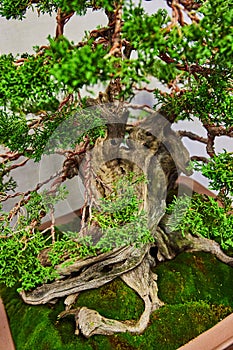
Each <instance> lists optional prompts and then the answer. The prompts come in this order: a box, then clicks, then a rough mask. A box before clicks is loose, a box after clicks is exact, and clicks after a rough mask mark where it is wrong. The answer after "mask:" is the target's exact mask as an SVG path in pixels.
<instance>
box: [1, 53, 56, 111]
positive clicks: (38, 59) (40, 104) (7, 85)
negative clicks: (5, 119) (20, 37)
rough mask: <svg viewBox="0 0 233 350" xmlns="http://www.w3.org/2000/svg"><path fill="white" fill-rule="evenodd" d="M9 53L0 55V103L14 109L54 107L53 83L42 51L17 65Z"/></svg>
mask: <svg viewBox="0 0 233 350" xmlns="http://www.w3.org/2000/svg"><path fill="white" fill-rule="evenodd" d="M15 60H17V58H15V57H13V56H12V55H11V54H9V55H2V56H0V68H1V70H0V78H1V79H0V91H1V93H0V105H1V106H3V107H5V108H7V109H10V110H11V111H14V112H24V113H33V112H34V113H35V112H38V111H40V110H43V109H45V110H52V111H54V110H56V108H57V107H58V100H57V99H56V94H57V92H58V87H57V84H56V83H55V81H54V80H52V79H51V74H50V65H49V63H48V61H47V62H46V61H45V58H44V56H43V55H37V56H34V55H31V56H29V55H28V56H27V58H25V61H24V64H21V65H17V64H14V61H15Z"/></svg>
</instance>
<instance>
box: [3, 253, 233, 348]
mask: <svg viewBox="0 0 233 350" xmlns="http://www.w3.org/2000/svg"><path fill="white" fill-rule="evenodd" d="M155 272H156V273H157V274H158V286H159V297H160V298H161V299H162V300H163V301H164V302H165V305H164V307H162V308H161V309H159V310H157V311H155V312H154V313H153V314H152V316H151V322H150V325H149V327H148V328H147V329H146V331H145V332H144V333H143V334H142V335H131V334H128V333H127V334H118V335H113V336H93V337H92V338H90V339H85V338H84V337H82V336H76V335H74V330H75V322H74V317H73V316H68V317H66V318H64V319H61V320H59V321H58V320H57V315H58V314H59V313H60V312H61V311H62V310H63V309H64V305H63V301H62V300H61V301H60V302H59V303H58V304H56V305H43V306H30V305H25V304H24V303H23V302H22V301H21V299H20V297H19V296H18V294H17V293H16V292H15V291H14V290H11V289H8V288H5V287H3V286H1V287H0V294H1V296H2V298H3V300H4V303H5V307H6V310H7V313H8V317H9V320H10V326H11V331H12V335H13V339H14V342H15V345H16V350H32V349H36V350H63V349H64V350H99V349H101V350H110V349H111V350H112V349H114V350H131V349H140V350H143V349H147V350H157V349H158V350H175V349H177V348H178V347H180V346H181V345H183V344H185V343H187V342H188V341H189V340H190V339H192V338H194V337H196V336H197V335H199V334H200V333H202V332H204V331H205V330H207V329H209V328H210V327H212V326H213V325H215V324H216V323H217V322H219V321H220V320H222V319H223V318H224V317H226V316H227V315H229V314H230V313H232V312H233V293H232V289H233V288H232V287H233V269H232V268H231V267H229V266H227V265H225V264H223V263H221V262H219V261H218V260H216V259H215V258H214V257H213V256H212V255H209V254H205V253H195V254H190V253H183V254H181V255H179V256H178V257H177V258H176V259H174V260H172V261H169V262H166V263H163V264H160V265H159V266H157V267H156V268H155ZM77 305H79V306H81V305H85V306H87V307H90V308H93V309H96V310H97V311H99V312H100V313H101V314H102V315H104V316H106V317H111V318H115V319H119V320H126V319H138V318H139V316H140V314H141V313H142V311H143V302H142V301H141V299H140V298H139V297H138V296H137V295H136V294H135V293H134V292H133V291H132V290H131V289H130V288H129V287H127V286H126V285H125V284H124V283H123V282H122V281H121V280H115V281H113V282H111V283H110V284H108V285H106V286H103V287H102V288H99V289H97V290H92V291H87V292H83V293H82V294H81V295H80V297H79V298H78V301H77Z"/></svg>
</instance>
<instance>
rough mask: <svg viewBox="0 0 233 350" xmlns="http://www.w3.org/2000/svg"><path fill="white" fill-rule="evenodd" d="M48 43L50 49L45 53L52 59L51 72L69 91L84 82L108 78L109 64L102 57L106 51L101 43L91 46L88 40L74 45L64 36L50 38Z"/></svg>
mask: <svg viewBox="0 0 233 350" xmlns="http://www.w3.org/2000/svg"><path fill="white" fill-rule="evenodd" d="M49 43H50V49H49V50H48V51H46V55H47V56H49V57H50V56H51V57H52V60H54V65H53V67H52V69H51V74H53V76H54V77H55V79H56V81H58V82H59V83H62V84H63V85H64V86H66V87H68V90H69V91H70V92H72V91H73V90H74V91H76V90H77V89H79V88H81V87H83V85H85V84H87V85H94V84H96V83H97V82H98V81H99V80H101V81H105V80H107V79H109V78H110V74H111V71H110V69H109V68H110V66H109V63H108V61H107V60H106V59H105V58H104V57H105V55H106V53H107V51H106V50H105V49H104V48H103V46H102V45H97V46H96V47H95V48H93V47H92V41H90V42H88V43H87V44H86V45H84V46H82V47H74V46H73V45H72V43H70V42H69V41H68V39H66V38H65V37H60V38H59V39H58V40H53V39H52V38H50V39H49Z"/></svg>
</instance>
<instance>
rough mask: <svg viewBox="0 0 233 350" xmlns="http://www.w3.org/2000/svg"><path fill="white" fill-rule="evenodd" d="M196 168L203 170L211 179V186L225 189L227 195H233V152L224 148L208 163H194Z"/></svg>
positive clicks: (216, 188) (215, 188)
mask: <svg viewBox="0 0 233 350" xmlns="http://www.w3.org/2000/svg"><path fill="white" fill-rule="evenodd" d="M194 169H195V170H198V171H201V172H202V174H203V175H204V176H205V177H207V178H208V179H209V180H210V184H209V186H210V188H212V189H213V190H217V191H221V190H222V189H223V190H224V194H225V196H227V195H231V196H233V153H231V152H230V153H229V152H227V151H226V150H224V152H223V153H219V154H218V155H214V157H213V158H211V159H209V161H208V163H203V164H200V163H198V162H195V163H194Z"/></svg>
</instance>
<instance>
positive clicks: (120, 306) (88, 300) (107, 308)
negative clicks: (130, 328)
mask: <svg viewBox="0 0 233 350" xmlns="http://www.w3.org/2000/svg"><path fill="white" fill-rule="evenodd" d="M77 306H87V307H89V308H90V309H95V310H97V311H98V312H99V313H100V314H101V315H103V316H105V317H108V318H114V319H117V320H122V321H124V320H128V319H134V320H137V319H139V317H140V316H141V314H142V312H143V310H144V304H143V301H142V300H141V299H140V298H139V297H138V296H137V294H136V293H135V292H134V291H133V290H132V289H130V288H129V287H128V286H127V285H126V284H125V283H124V282H122V280H120V279H117V280H114V281H112V282H111V283H110V284H107V285H106V286H103V287H101V288H98V289H96V290H90V291H86V292H83V293H82V294H81V295H80V297H79V298H78V302H77Z"/></svg>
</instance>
